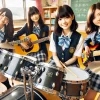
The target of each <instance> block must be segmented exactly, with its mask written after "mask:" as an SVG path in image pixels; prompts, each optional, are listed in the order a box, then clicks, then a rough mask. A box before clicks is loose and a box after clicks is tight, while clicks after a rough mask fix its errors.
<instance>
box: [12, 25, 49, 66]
mask: <svg viewBox="0 0 100 100" xmlns="http://www.w3.org/2000/svg"><path fill="white" fill-rule="evenodd" d="M34 27H35V25H34V23H33V31H32V33H29V30H28V26H27V23H26V24H25V25H24V27H23V28H22V29H21V30H19V31H18V32H17V34H15V35H14V38H13V39H14V40H16V39H18V37H19V36H21V35H23V34H26V36H28V35H30V34H36V35H37V36H38V38H39V39H40V38H44V37H47V36H48V35H49V27H48V26H46V25H45V26H44V27H43V28H42V29H40V27H39V26H37V28H36V27H35V28H34ZM46 43H48V41H45V42H42V43H39V46H40V49H39V51H38V52H32V53H29V54H28V55H29V56H33V57H35V58H36V59H37V61H34V64H35V65H36V64H38V63H39V62H45V61H46V60H47V57H48V53H47V48H46ZM28 66H29V65H28Z"/></svg>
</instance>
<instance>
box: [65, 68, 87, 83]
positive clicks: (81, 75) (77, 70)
mask: <svg viewBox="0 0 100 100" xmlns="http://www.w3.org/2000/svg"><path fill="white" fill-rule="evenodd" d="M67 68H68V69H69V70H71V71H72V72H73V73H74V74H75V75H74V74H72V73H71V72H70V71H68V70H67V69H65V75H64V78H63V79H64V80H70V81H83V80H86V79H88V78H89V74H88V73H87V72H86V71H84V70H82V69H80V68H77V67H67ZM76 75H77V77H76Z"/></svg>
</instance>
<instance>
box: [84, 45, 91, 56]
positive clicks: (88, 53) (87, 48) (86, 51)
mask: <svg viewBox="0 0 100 100" xmlns="http://www.w3.org/2000/svg"><path fill="white" fill-rule="evenodd" d="M90 52H91V51H90V49H89V47H88V46H85V53H86V55H87V56H89V55H90Z"/></svg>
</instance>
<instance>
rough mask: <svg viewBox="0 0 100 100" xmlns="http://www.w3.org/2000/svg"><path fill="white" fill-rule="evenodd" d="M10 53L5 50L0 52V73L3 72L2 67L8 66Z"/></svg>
mask: <svg viewBox="0 0 100 100" xmlns="http://www.w3.org/2000/svg"><path fill="white" fill-rule="evenodd" d="M11 55H12V53H10V52H9V51H6V50H2V49H1V50H0V71H5V70H6V69H4V67H5V68H6V66H8V64H9V62H10V60H11V57H12V56H11Z"/></svg>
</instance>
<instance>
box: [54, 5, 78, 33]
mask: <svg viewBox="0 0 100 100" xmlns="http://www.w3.org/2000/svg"><path fill="white" fill-rule="evenodd" d="M71 16H74V19H73V21H72V25H71V27H70V29H71V31H76V29H77V27H78V24H77V22H76V20H75V15H74V12H73V10H72V9H71V7H69V6H68V5H63V6H59V8H58V12H57V16H56V19H55V28H54V33H56V34H57V35H61V33H62V30H63V29H62V28H61V27H60V26H59V25H58V20H59V18H63V17H71Z"/></svg>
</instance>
